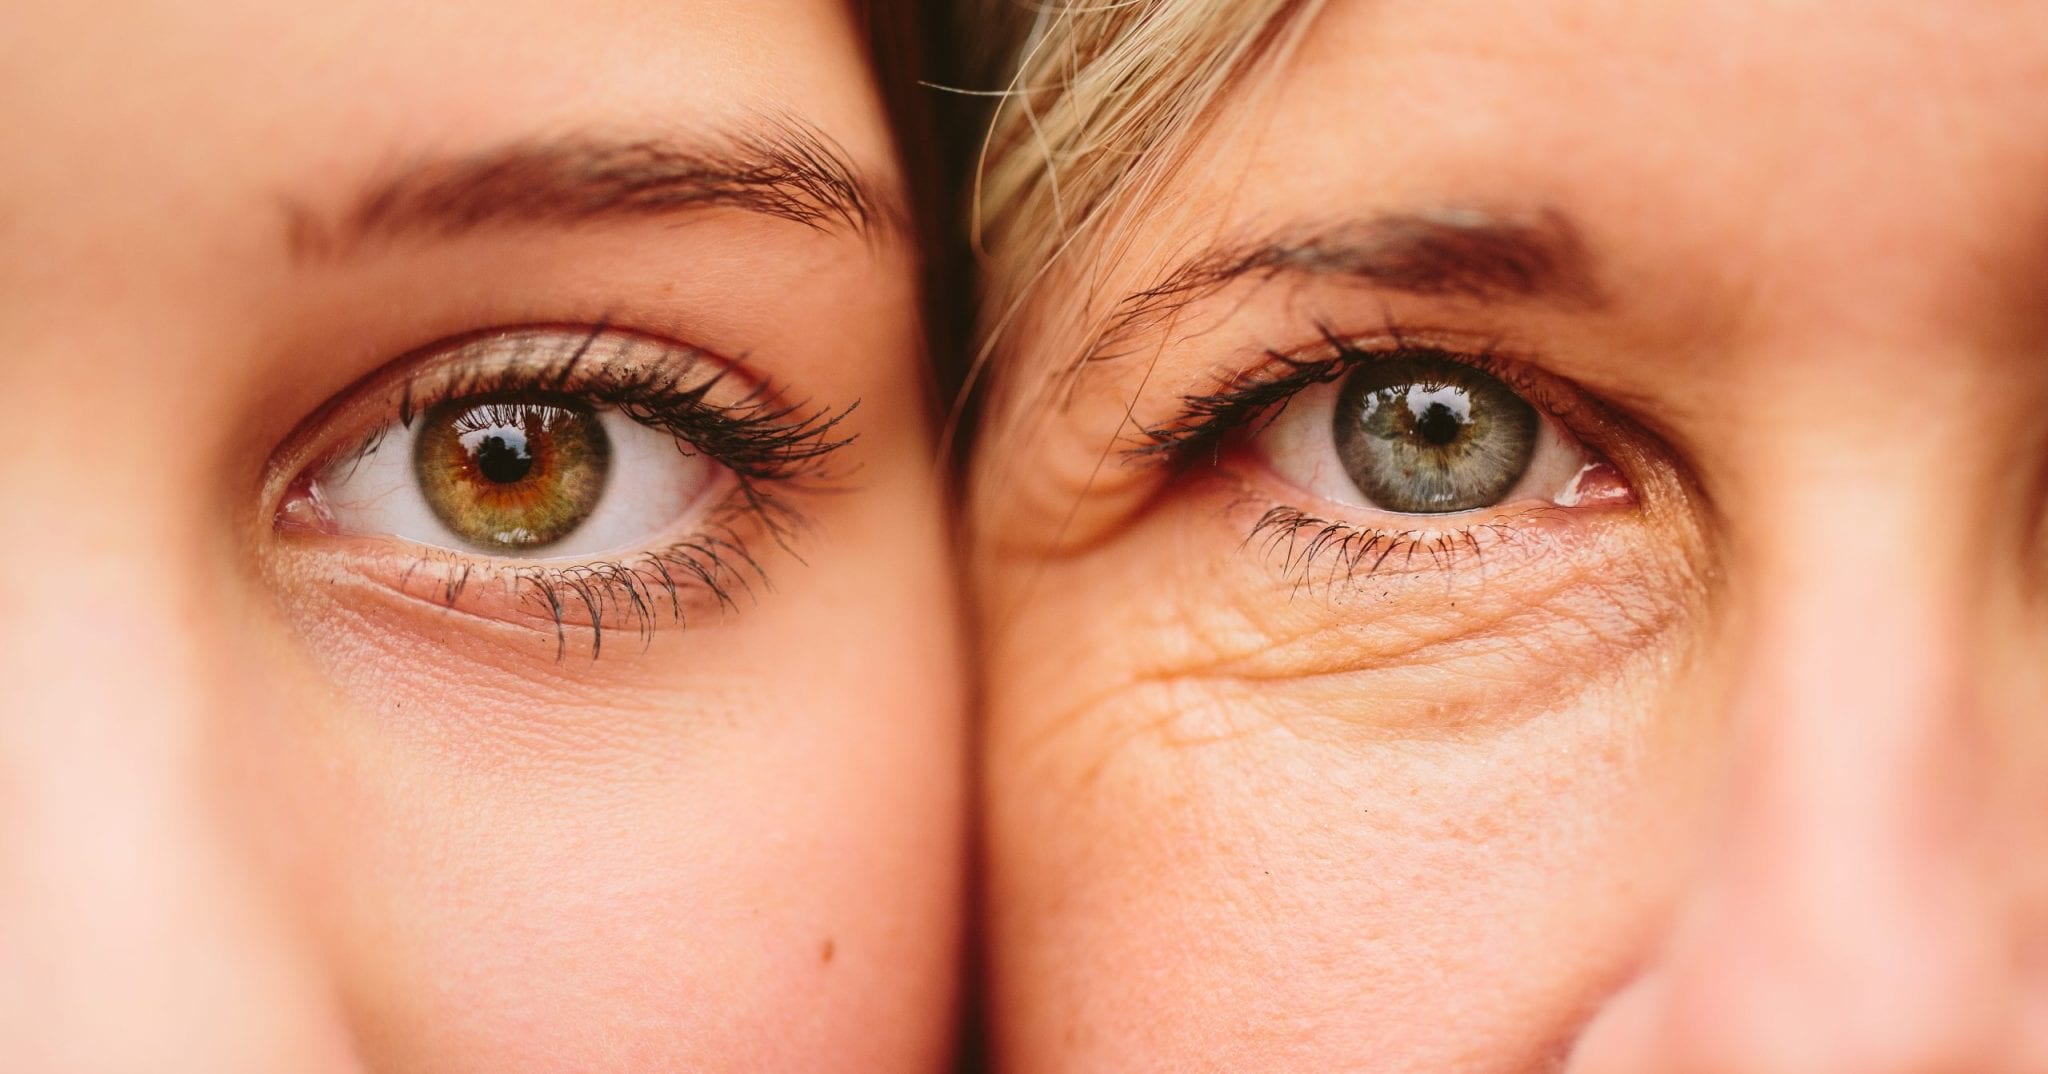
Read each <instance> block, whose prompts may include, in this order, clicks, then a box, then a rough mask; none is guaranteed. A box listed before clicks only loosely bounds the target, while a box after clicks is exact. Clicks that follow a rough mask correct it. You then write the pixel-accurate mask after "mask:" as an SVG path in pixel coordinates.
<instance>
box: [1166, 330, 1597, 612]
mask: <svg viewBox="0 0 2048 1074" xmlns="http://www.w3.org/2000/svg"><path fill="white" fill-rule="evenodd" d="M1316 331H1317V334H1318V335H1319V336H1320V337H1321V341H1322V342H1321V345H1320V346H1319V347H1317V348H1316V349H1317V351H1318V352H1319V353H1320V354H1322V357H1316V358H1304V357H1301V356H1300V355H1299V352H1297V353H1293V354H1290V353H1287V352H1283V351H1267V352H1266V362H1265V363H1264V364H1263V365H1261V366H1260V367H1259V368H1257V369H1254V370H1252V371H1251V372H1249V373H1238V374H1226V375H1225V376H1224V377H1223V378H1222V380H1221V383H1220V384H1219V385H1218V386H1217V387H1216V388H1214V389H1212V390H1210V391H1208V392H1204V393H1202V394H1198V395H1188V396H1183V397H1182V398H1181V410H1180V412H1179V413H1178V414H1176V415H1175V416H1174V417H1172V418H1169V419H1168V420H1166V421H1164V422H1161V423H1159V424H1156V425H1150V426H1146V427H1144V428H1142V429H1141V430H1140V431H1139V435H1140V437H1141V438H1142V439H1141V440H1140V442H1139V443H1137V444H1134V445H1132V446H1130V447H1128V448H1127V449H1126V450H1125V457H1126V458H1129V459H1131V460H1132V461H1134V462H1138V463H1141V464H1144V463H1150V464H1160V465H1164V466H1166V467H1169V468H1170V469H1172V470H1174V471H1176V472H1185V471H1187V470H1189V469H1191V468H1193V467H1194V466H1196V465H1198V464H1200V463H1203V462H1206V463H1207V464H1209V465H1212V466H1213V465H1218V464H1220V463H1221V461H1222V456H1223V450H1224V447H1225V445H1226V444H1227V443H1229V442H1230V441H1231V440H1232V439H1233V438H1236V437H1240V436H1244V435H1247V434H1249V433H1254V432H1257V431H1258V430H1259V429H1262V428H1264V427H1265V426H1266V425H1267V424H1268V423H1270V422H1272V421H1273V420H1275V419H1276V418H1278V417H1279V416H1280V413H1281V412H1282V411H1283V410H1284V409H1285V408H1286V407H1287V405H1288V403H1289V402H1291V401H1292V400H1293V399H1294V397H1295V396H1296V395H1299V394H1300V393H1301V392H1303V391H1305V390H1307V389H1309V388H1313V387H1315V386H1317V385H1319V384H1327V383H1330V382H1331V381H1335V380H1338V379H1341V378H1342V377H1343V376H1344V375H1345V374H1347V373H1349V372H1351V371H1352V370H1354V369H1356V368H1358V367H1359V366H1361V365H1363V364H1366V363H1368V362H1377V361H1390V360H1397V359H1416V358H1429V359H1438V360H1445V361H1452V362H1458V363H1461V364H1464V365H1469V366H1471V367H1473V368H1475V369H1478V370H1479V371H1481V372H1483V373H1486V374H1488V375H1489V376H1492V377H1495V378H1497V379H1498V380H1500V381H1501V382H1502V383H1504V384H1506V385H1508V386H1509V387H1510V388H1512V389H1514V390H1515V391H1516V392H1517V393H1519V394H1521V395H1522V396H1523V397H1524V398H1527V399H1528V400H1529V401H1530V402H1531V403H1532V404H1533V405H1535V406H1536V408H1537V409H1538V410H1540V411H1542V412H1543V413H1544V415H1545V416H1546V418H1547V419H1550V420H1558V421H1560V422H1564V423H1565V424H1567V425H1569V424H1571V418H1572V417H1573V415H1575V414H1576V413H1577V412H1578V411H1579V409H1580V406H1579V401H1578V400H1576V399H1573V398H1570V397H1568V396H1565V395H1564V393H1563V392H1561V391H1559V390H1558V389H1556V388H1555V387H1554V386H1552V385H1549V384H1544V383H1541V382H1539V381H1538V380H1537V379H1536V378H1534V377H1532V376H1531V375H1530V373H1529V371H1528V370H1527V369H1526V367H1524V366H1522V365H1521V364H1520V363H1519V362H1516V361H1514V360H1512V359H1509V358H1504V357H1502V356H1501V355H1500V354H1499V353H1498V352H1497V351H1496V350H1495V347H1494V345H1493V344H1488V345H1486V346H1482V347H1480V348H1478V349H1477V350H1473V351H1460V350H1456V349H1453V348H1449V347H1443V346H1436V345H1432V344H1427V343H1423V342H1420V341H1417V340H1414V339H1411V338H1409V334H1408V332H1406V331H1404V330H1403V329H1402V328H1401V327H1400V326H1398V325H1396V324H1394V323H1392V322H1389V323H1388V324H1387V325H1386V326H1385V327H1384V328H1383V329H1382V332H1381V335H1382V337H1383V338H1385V339H1386V341H1387V343H1386V345H1384V346H1361V345H1359V344H1358V343H1356V342H1354V341H1353V340H1351V339H1347V338H1345V337H1343V336H1341V335H1339V334H1338V333H1336V332H1335V331H1333V330H1332V329H1331V328H1330V327H1329V326H1327V325H1324V324H1318V325H1317V326H1316ZM1559 510H1561V509H1560V508H1555V507H1550V506H1547V505H1546V506H1532V507H1525V508H1522V509H1520V510H1517V511H1515V512H1513V513H1512V514H1510V515H1506V516H1497V517H1494V518H1492V519H1489V520H1486V521H1480V522H1465V523H1451V524H1447V525H1446V526H1445V527H1444V528H1442V529H1434V530H1418V529H1399V528H1394V527H1382V526H1370V525H1358V524H1353V523H1349V522H1341V521H1336V520H1333V519H1326V518H1321V517H1318V516H1316V515H1314V514H1312V513H1310V512H1308V511H1305V510H1303V509H1301V508H1298V507H1294V506H1291V505H1280V506H1275V507H1271V508H1269V509H1268V510H1267V511H1265V512H1264V513H1263V514H1262V515H1260V517H1259V519H1258V521H1256V522H1255V523H1253V525H1252V528H1251V530H1250V532H1249V533H1247V534H1246V535H1245V539H1244V542H1243V544H1242V545H1241V547H1245V548H1250V547H1252V546H1254V545H1256V546H1258V547H1260V548H1261V549H1262V550H1264V551H1265V552H1267V553H1268V554H1272V553H1275V552H1278V553H1280V558H1281V569H1282V573H1283V574H1284V575H1285V576H1287V577H1290V578H1291V579H1292V580H1293V582H1294V584H1295V585H1296V587H1297V588H1305V589H1311V590H1312V589H1313V588H1314V587H1315V585H1316V583H1317V581H1318V580H1322V581H1323V582H1325V584H1326V585H1334V584H1335V583H1336V582H1338V581H1343V582H1346V583H1352V582H1357V581H1361V580H1364V579H1369V578H1371V577H1373V576H1374V575H1376V574H1378V573H1379V572H1380V570H1381V569H1382V568H1385V567H1388V566H1389V565H1397V566H1398V567H1400V568H1401V569H1406V568H1407V567H1408V566H1409V565H1411V564H1412V563H1413V562H1414V560H1415V558H1416V557H1417V556H1418V555H1420V556H1424V557H1426V558H1427V559H1428V560H1429V562H1430V564H1431V566H1432V567H1434V568H1436V569H1440V570H1448V569H1451V568H1452V567H1455V566H1456V564H1457V563H1458V561H1459V560H1460V559H1461V558H1462V557H1463V556H1465V555H1472V556H1474V557H1481V558H1483V555H1484V547H1485V545H1486V544H1487V543H1504V542H1514V541H1517V540H1519V539H1521V538H1522V537H1523V536H1524V535H1525V530H1526V527H1527V525H1528V524H1529V523H1532V522H1535V521H1537V520H1539V519H1542V518H1548V517H1553V516H1554V515H1555V514H1556V513H1557V512H1558V511H1559ZM1325 568H1327V569H1325Z"/></svg>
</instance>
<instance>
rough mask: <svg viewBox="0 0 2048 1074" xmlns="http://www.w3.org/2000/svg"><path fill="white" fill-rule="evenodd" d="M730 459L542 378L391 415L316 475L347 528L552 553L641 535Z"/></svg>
mask: <svg viewBox="0 0 2048 1074" xmlns="http://www.w3.org/2000/svg"><path fill="white" fill-rule="evenodd" d="M720 472H721V471H720V468H719V467H717V466H716V465H715V464H713V463H711V462H710V461H709V460H707V459H705V458H704V457H703V456H701V455H699V454H696V453H694V452H687V451H685V450H684V445H683V444H682V443H681V442H679V441H678V440H677V438H676V437H675V436H674V435H673V434H672V433H669V432H667V431H664V430H660V429H655V428H651V427H649V426H647V425H644V424H642V423H640V422H638V421H635V420H633V419H632V418H630V417H628V416H627V415H625V414H624V413H622V412H620V411H618V410H615V409H609V408H602V407H597V406H593V405H592V404H591V403H589V402H587V401H585V400H583V399H579V398H577V397H574V396H570V395H565V394H559V393H551V392H540V391H535V392H514V393H497V394H488V395H478V396H469V397H465V398H457V399H450V400H448V401H446V402H442V403H439V404H436V405H435V406H433V407H430V408H428V409H427V410H426V411H425V412H423V413H421V414H420V415H418V416H417V417H416V418H414V420H413V421H411V422H409V423H405V422H394V423H392V424H391V425H389V426H387V427H386V428H385V429H384V430H383V431H382V432H381V433H379V434H378V436H377V437H376V439H375V440H374V441H373V443H372V445H371V446H370V447H369V448H368V449H366V450H365V451H364V452H363V453H362V454H361V455H359V456H355V457H352V458H349V459H347V460H344V461H337V462H336V463H334V464H332V465H330V466H329V467H328V468H327V469H326V470H325V471H324V472H322V473H321V474H319V475H318V476H317V477H316V479H315V485H316V487H317V489H318V493H319V496H320V499H321V501H322V505H323V507H324V508H325V510H326V511H327V513H328V515H329V516H330V517H331V518H332V519H333V521H334V525H335V526H336V528H338V529H340V530H342V531H344V532H351V533H382V534H389V535H391V536H395V537H401V538H404V539H406V540H409V541H415V542H418V543H420V544H427V545H434V546H437V547H442V548H451V549H459V550H463V551H469V552H482V553H486V554H490V555H495V556H514V557H522V558H535V557H542V558H553V557H559V556H582V555H589V554H593V553H601V552H609V551H614V550H617V549H621V548H627V547H631V546H634V545H637V544H642V543H645V542H646V541H647V540H648V539H650V538H653V537H655V536H658V535H659V534H660V533H661V532H663V531H665V530H667V529H669V528H671V527H672V526H673V525H674V524H675V522H676V521H677V520H678V519H680V518H681V517H682V516H683V515H684V514H685V513H686V512H687V511H688V509H689V507H690V505H691V503H693V502H694V501H695V500H696V499H697V498H698V497H700V496H701V495H702V494H703V492H704V491H705V489H706V488H707V487H708V486H709V485H711V484H712V483H714V482H715V481H716V480H717V478H718V476H719V474H720Z"/></svg>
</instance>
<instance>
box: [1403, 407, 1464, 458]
mask: <svg viewBox="0 0 2048 1074" xmlns="http://www.w3.org/2000/svg"><path fill="white" fill-rule="evenodd" d="M1464 430H1465V423H1464V421H1463V420H1461V419H1460V418H1459V417H1458V415H1457V414H1455V413H1453V412H1452V411H1451V408H1450V407H1447V406H1445V405H1443V404H1442V403H1431V404H1429V407H1428V409H1426V410H1424V411H1423V412H1422V413H1421V414H1420V415H1418V416H1417V417H1416V419H1415V431H1416V432H1418V433H1420V434H1422V438H1423V439H1424V440H1427V441H1429V442H1430V443H1432V444H1434V445H1436V446H1437V447H1443V446H1444V445H1445V444H1448V443H1450V442H1451V441H1453V440H1456V439H1457V438H1458V434H1459V433H1461V432H1463V431H1464Z"/></svg>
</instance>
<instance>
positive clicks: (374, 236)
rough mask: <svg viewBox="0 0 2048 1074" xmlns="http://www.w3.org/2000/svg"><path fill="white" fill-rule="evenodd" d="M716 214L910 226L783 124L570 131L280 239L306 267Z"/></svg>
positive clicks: (815, 136) (894, 207)
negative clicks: (682, 130) (488, 231)
mask: <svg viewBox="0 0 2048 1074" xmlns="http://www.w3.org/2000/svg"><path fill="white" fill-rule="evenodd" d="M713 208H730V209H739V210H743V211H747V212H754V213H760V214H763V215H766V216H771V217H776V218H780V219H784V220H790V221H793V222H795V223H798V224H802V225H804V226H806V227H809V228H812V229H813V230H816V231H819V232H825V233H835V232H837V233H847V234H853V235H858V236H862V237H865V238H869V239H892V238H897V237H900V236H901V235H902V234H903V233H904V232H905V231H906V230H907V228H908V224H907V221H908V219H909V217H908V212H907V209H906V208H905V206H904V202H903V195H902V192H901V191H900V190H899V189H898V188H897V187H895V186H894V185H893V184H890V185H884V184H881V183H878V182H876V181H875V180H874V179H873V178H872V177H871V176H870V175H869V174H867V173H865V172H864V171H863V170H862V169H860V168H858V167H856V166H855V165H854V164H853V162H852V161H851V160H850V159H849V158H848V157H847V155H846V154H845V152H844V151H843V150H841V149H840V148H839V147H838V146H837V145H836V144H834V143H833V142H832V141H831V140H830V139H829V138H828V137H826V136H825V135H824V134H823V133H822V132H819V131H817V130H815V129H813V128H811V127H809V126H807V125H804V124H802V123H799V122H795V121H786V120H785V121H774V122H766V123H763V124H761V125H760V126H759V129H755V130H750V131H748V132H747V133H744V134H733V135H723V136H709V137H699V138H696V139H693V140H681V139H676V138H667V137H647V138H604V137H598V136H591V135H577V136H569V137H560V138H552V139H536V140H530V141H523V142H516V143H511V144H506V145H501V146H497V147H493V148H489V149H485V150H482V151H479V152H474V153H468V154H463V155H459V156H451V157H443V158H437V159H432V160H426V161H422V162H419V163H416V164H412V165H410V166H408V167H405V168H404V169H402V170H400V171H398V172H397V173H396V174H393V175H390V176H387V177H385V178H382V179H380V180H377V181H376V182H374V183H372V184H371V185H370V186H369V187H368V188H366V189H365V190H363V191H362V192H361V193H360V194H359V195H358V196H357V197H356V198H355V200H354V201H353V202H352V203H348V208H346V209H345V210H344V211H342V212H340V213H338V214H335V215H333V216H331V217H322V216H320V215H319V214H317V213H315V212H313V211H312V210H310V209H308V208H306V207H305V206H303V205H298V204H295V203H288V205H287V217H288V220H287V234H286V241H287V243H288V245H289V247H290V250H291V254H292V257H293V259H294V260H295V261H307V260H317V259H323V258H332V257H338V256H345V255H347V254H349V253H351V252H353V251H355V250H358V249H360V248H361V247H363V246H365V245H368V244H371V243H374V242H377V241H380V240H391V239H404V238H414V237H430V238H453V237H455V236H458V235H462V234H465V233H468V232H472V231H476V230H480V229H485V228H493V227H511V226H542V227H547V226H553V227H566V226H571V225H576V224H582V223H587V222H591V221H594V220H601V219H618V218H632V217H642V218H646V217H664V216H680V215H685V214H689V213H694V212H700V211H703V210H707V209H713Z"/></svg>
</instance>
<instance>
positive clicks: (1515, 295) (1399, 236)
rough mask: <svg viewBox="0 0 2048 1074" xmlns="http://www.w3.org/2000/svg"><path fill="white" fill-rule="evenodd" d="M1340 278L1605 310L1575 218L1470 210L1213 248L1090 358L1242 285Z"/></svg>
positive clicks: (1135, 304)
mask: <svg viewBox="0 0 2048 1074" xmlns="http://www.w3.org/2000/svg"><path fill="white" fill-rule="evenodd" d="M1281 275H1303V276H1310V277H1325V278H1339V279H1344V280H1349V281H1352V282H1356V283H1360V284H1363V285H1366V286H1370V287H1375V288H1379V289H1382V290H1389V291H1398V292H1402V293H1405V294H1412V295H1422V296H1451V297H1459V298H1468V299H1474V300H1478V301H1484V302H1496V301H1504V300H1510V299H1547V300H1552V301H1557V302H1560V303H1563V304H1566V305H1572V306H1584V307H1596V306H1599V305H1601V304H1603V303H1604V302H1605V299H1604V297H1603V296H1602V295H1601V292H1600V289H1599V287H1598V286H1597V285H1596V284H1595V282H1594V280H1593V275H1592V257H1591V255H1590V254H1589V253H1588V252H1587V249H1586V245H1585V243H1584V241H1583V240H1582V239H1581V238H1580V237H1579V231H1578V228H1577V227H1576V226H1574V225H1573V223H1572V222H1571V220H1570V218H1568V217H1566V216H1565V215H1564V214H1563V213H1560V212H1558V211H1556V210H1554V209H1552V210H1545V211H1543V212H1541V213H1538V214H1537V215H1536V216H1534V217H1533V218H1528V219H1521V220H1515V219H1504V218H1501V217H1497V216H1494V215H1491V214H1488V213H1484V212H1480V211H1477V210H1471V209H1434V210H1425V211H1421V212H1397V213H1385V214H1382V215H1379V216H1375V217H1372V218H1370V219H1366V220H1362V221H1354V222H1347V223H1339V224H1335V225H1327V226H1321V227H1315V228H1305V229H1304V228H1297V229H1292V230H1290V231H1287V232H1283V233H1276V234H1273V235H1269V236H1266V237H1263V238H1260V239H1257V240H1254V241H1251V242H1238V243H1228V244H1224V245H1221V246H1216V247H1211V248H1209V249H1207V250H1205V251H1203V252H1202V253H1200V254H1197V255H1196V256H1194V257H1192V258H1189V259H1187V260H1184V261H1182V262H1180V263H1179V264H1178V265H1177V266H1176V267H1175V268H1174V269H1173V270H1172V271H1170V272H1168V273H1167V274H1166V275H1165V276H1164V277H1163V278H1162V279H1161V280H1160V282H1158V283H1156V284H1153V285H1151V286H1149V287H1147V288H1145V289H1143V290H1140V291H1135V292H1132V293H1131V294H1128V295H1126V296H1124V297H1123V298H1122V299H1121V300H1119V301H1118V303H1117V305H1116V308H1115V310H1114V312H1113V313H1112V314H1111V316H1110V318H1109V320H1108V321H1107V323H1106V325H1105V327H1104V329H1103V331H1102V333H1101V334H1100V335H1099V336H1098V337H1097V339H1096V342H1095V345H1094V346H1093V347H1091V348H1090V349H1089V353H1088V358H1087V359H1084V360H1096V359H1099V358H1103V357H1107V356H1108V355H1105V354H1104V353H1102V352H1104V351H1105V350H1109V349H1111V348H1112V347H1113V345H1114V343H1115V342H1116V341H1117V340H1121V339H1125V338H1128V337H1129V336H1130V335H1131V334H1132V333H1134V332H1135V331H1137V330H1139V329H1142V328H1144V327H1145V326H1148V325H1150V324H1153V323H1156V322H1157V321H1158V320H1160V319H1162V318H1164V317H1166V316H1168V315H1171V314H1172V313H1173V312H1175V311H1177V310H1179V309H1181V308H1182V307H1184V306H1186V305H1187V304H1189V303H1191V302H1194V301H1196V300H1197V299H1200V298H1202V297H1204V296H1206V295H1208V294H1211V293H1213V292H1215V291H1217V290H1220V289H1221V288H1223V287H1226V286H1228V285H1230V284H1232V283H1235V282H1238V281H1241V280H1245V279H1271V278H1273V277H1276V276H1281Z"/></svg>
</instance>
